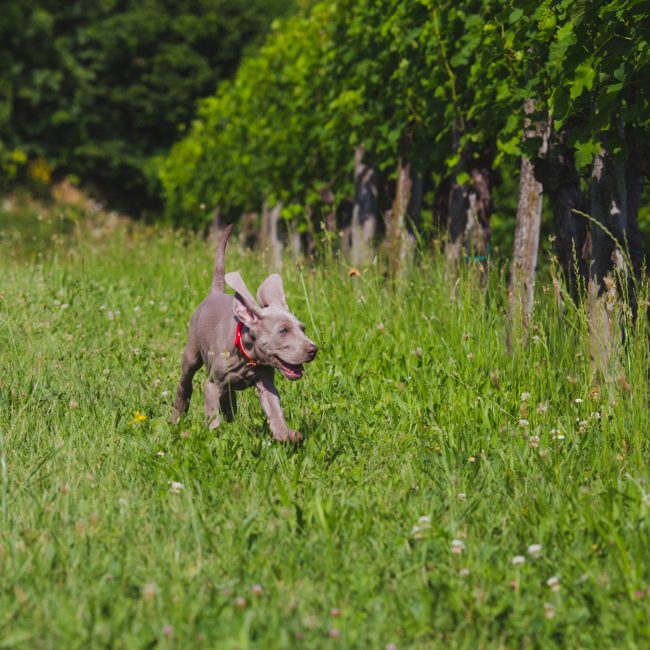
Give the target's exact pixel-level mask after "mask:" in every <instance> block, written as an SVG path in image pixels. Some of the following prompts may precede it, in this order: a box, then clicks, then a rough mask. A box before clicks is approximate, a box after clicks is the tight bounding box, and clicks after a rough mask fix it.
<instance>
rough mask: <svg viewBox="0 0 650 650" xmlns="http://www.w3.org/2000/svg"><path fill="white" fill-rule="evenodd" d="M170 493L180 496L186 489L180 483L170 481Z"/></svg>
mask: <svg viewBox="0 0 650 650" xmlns="http://www.w3.org/2000/svg"><path fill="white" fill-rule="evenodd" d="M169 485H170V487H169V491H170V492H171V494H180V493H181V491H182V490H184V489H185V486H184V485H183V484H182V483H179V482H178V481H169Z"/></svg>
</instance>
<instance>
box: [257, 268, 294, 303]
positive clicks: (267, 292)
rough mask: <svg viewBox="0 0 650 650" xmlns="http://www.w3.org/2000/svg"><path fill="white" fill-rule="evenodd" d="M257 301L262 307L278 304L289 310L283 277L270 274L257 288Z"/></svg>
mask: <svg viewBox="0 0 650 650" xmlns="http://www.w3.org/2000/svg"><path fill="white" fill-rule="evenodd" d="M257 302H259V304H260V306H261V307H268V306H269V305H277V306H279V307H283V308H284V309H286V310H287V311H288V310H289V307H287V299H286V298H285V297H284V288H283V286H282V278H281V277H280V276H279V275H278V274H277V273H273V274H272V275H269V277H268V278H266V280H264V282H262V284H260V288H259V289H258V290H257Z"/></svg>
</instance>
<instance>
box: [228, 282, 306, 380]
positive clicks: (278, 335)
mask: <svg viewBox="0 0 650 650" xmlns="http://www.w3.org/2000/svg"><path fill="white" fill-rule="evenodd" d="M225 279H226V284H228V286H229V287H231V288H232V289H234V290H235V300H234V301H233V311H234V314H235V316H236V317H237V319H238V320H239V321H241V322H242V323H243V324H244V325H245V326H246V327H248V329H249V332H250V337H251V340H252V342H253V350H252V354H251V356H252V358H253V359H254V360H255V361H256V362H257V363H260V364H263V365H267V366H273V367H274V368H276V369H277V370H279V371H280V372H281V373H282V374H283V375H284V376H285V377H286V378H287V379H291V380H292V381H293V380H296V379H300V377H302V374H303V372H304V371H305V369H304V366H303V364H305V363H309V362H310V361H313V360H314V357H315V356H316V353H317V352H318V348H317V347H316V344H315V343H314V342H313V341H311V340H310V339H308V338H307V336H305V326H304V325H303V324H302V323H301V322H300V321H299V320H298V319H297V318H296V317H295V316H294V315H293V314H292V313H291V312H290V311H289V308H288V307H287V301H286V298H285V297H284V289H283V286H282V278H281V277H280V276H279V275H278V274H277V273H274V274H273V275H269V277H268V278H266V280H264V282H262V284H261V285H260V287H259V289H258V290H257V300H255V298H253V295H252V294H251V292H250V291H249V290H248V288H247V287H246V284H245V283H244V280H242V277H241V275H239V273H227V274H226V278H225Z"/></svg>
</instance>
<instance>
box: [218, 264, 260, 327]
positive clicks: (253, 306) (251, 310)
mask: <svg viewBox="0 0 650 650" xmlns="http://www.w3.org/2000/svg"><path fill="white" fill-rule="evenodd" d="M224 279H225V281H226V284H227V285H228V286H229V287H230V288H231V289H234V290H235V302H233V311H234V312H235V316H237V318H238V319H239V320H240V321H241V322H242V323H244V325H247V326H249V327H250V326H251V325H253V324H255V323H256V322H257V321H258V320H259V319H260V318H261V317H262V314H261V313H260V308H259V306H258V304H257V303H256V302H255V298H253V295H252V294H251V292H250V291H249V290H248V287H247V286H246V284H245V283H244V280H243V279H242V277H241V275H239V273H237V272H234V273H226V277H225V278H224Z"/></svg>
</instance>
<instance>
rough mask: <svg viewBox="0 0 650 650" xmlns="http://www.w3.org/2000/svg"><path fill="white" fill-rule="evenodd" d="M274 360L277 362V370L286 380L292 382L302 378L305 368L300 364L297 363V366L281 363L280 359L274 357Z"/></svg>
mask: <svg viewBox="0 0 650 650" xmlns="http://www.w3.org/2000/svg"><path fill="white" fill-rule="evenodd" d="M275 360H276V362H277V368H278V370H279V371H280V372H281V373H282V374H283V375H284V376H285V377H286V378H287V379H291V380H292V381H293V380H295V379H300V378H301V377H302V373H303V372H305V367H304V366H303V365H302V363H299V364H298V365H293V364H291V363H286V362H284V361H282V359H280V358H279V357H275Z"/></svg>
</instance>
